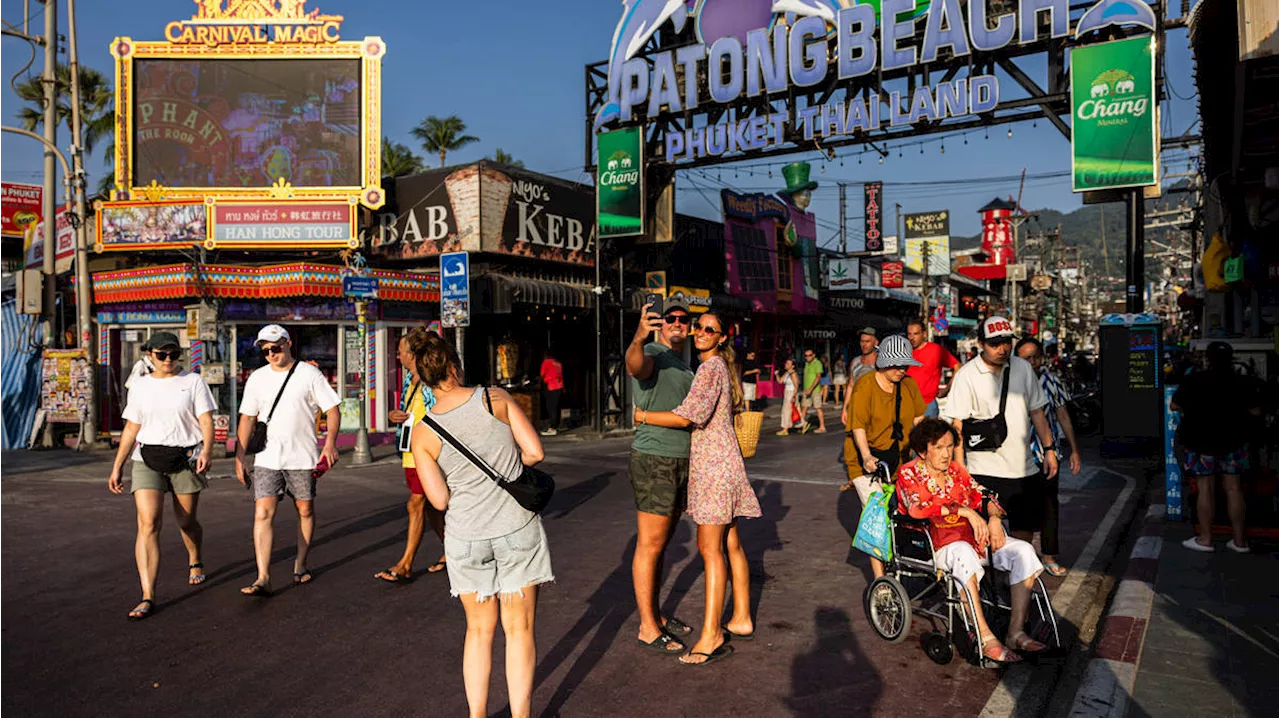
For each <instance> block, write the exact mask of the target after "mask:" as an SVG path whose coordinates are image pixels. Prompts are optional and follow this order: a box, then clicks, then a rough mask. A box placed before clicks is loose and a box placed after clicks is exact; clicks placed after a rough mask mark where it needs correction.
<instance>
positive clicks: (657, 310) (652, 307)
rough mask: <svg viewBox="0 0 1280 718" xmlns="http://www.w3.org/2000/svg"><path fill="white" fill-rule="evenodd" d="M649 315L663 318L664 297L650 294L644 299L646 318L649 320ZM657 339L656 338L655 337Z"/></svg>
mask: <svg viewBox="0 0 1280 718" xmlns="http://www.w3.org/2000/svg"><path fill="white" fill-rule="evenodd" d="M649 315H654V316H657V317H661V316H662V295H661V294H656V293H653V292H650V293H649V294H646V295H645V297H644V316H645V319H646V320H647V319H649ZM654 338H655V339H656V338H657V337H656V336H655V337H654Z"/></svg>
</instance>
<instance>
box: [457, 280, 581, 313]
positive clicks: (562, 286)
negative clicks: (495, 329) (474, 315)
mask: <svg viewBox="0 0 1280 718" xmlns="http://www.w3.org/2000/svg"><path fill="white" fill-rule="evenodd" d="M474 281H475V282H477V283H481V284H483V285H484V286H483V288H482V289H481V293H482V294H487V295H488V298H489V302H488V309H489V310H490V311H492V312H493V313H494V314H510V313H511V308H512V306H514V305H516V304H544V305H547V306H552V307H566V308H568V309H590V308H591V307H594V306H595V304H594V301H595V295H594V294H593V293H592V292H591V287H588V286H585V285H581V284H570V283H568V282H559V281H555V280H549V279H532V278H529V277H513V276H509V275H506V274H484V275H481V276H479V277H476V278H475V280H474Z"/></svg>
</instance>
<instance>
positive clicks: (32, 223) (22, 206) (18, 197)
mask: <svg viewBox="0 0 1280 718" xmlns="http://www.w3.org/2000/svg"><path fill="white" fill-rule="evenodd" d="M43 202H44V188H43V187H41V186H40V185H38V184H20V183H18V182H0V234H2V235H4V236H5V237H25V236H26V233H27V231H28V230H32V229H35V227H36V225H37V224H39V223H40V220H41V219H42V218H43V217H44V205H43Z"/></svg>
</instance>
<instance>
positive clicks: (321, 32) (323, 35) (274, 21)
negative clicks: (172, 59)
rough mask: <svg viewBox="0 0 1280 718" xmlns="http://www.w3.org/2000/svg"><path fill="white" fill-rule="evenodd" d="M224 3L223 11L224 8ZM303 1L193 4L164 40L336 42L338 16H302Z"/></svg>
mask: <svg viewBox="0 0 1280 718" xmlns="http://www.w3.org/2000/svg"><path fill="white" fill-rule="evenodd" d="M224 3H225V5H226V6H225V7H224ZM305 4H306V0H280V2H279V4H278V5H277V4H275V3H271V2H263V1H262V0H256V1H254V0H197V1H196V8H197V9H196V14H195V16H194V17H192V18H191V19H190V20H186V21H183V20H175V21H174V22H171V23H169V24H168V25H166V26H165V28H164V37H165V39H166V40H168V41H169V42H171V43H173V44H175V45H206V46H208V47H218V46H219V45H266V44H275V45H323V44H325V43H330V42H337V41H338V39H339V35H338V31H339V29H340V28H341V27H342V16H341V15H321V14H320V11H319V10H312V11H311V12H305V11H304V10H303V9H302V6H303V5H305Z"/></svg>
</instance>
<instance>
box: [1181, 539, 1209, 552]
mask: <svg viewBox="0 0 1280 718" xmlns="http://www.w3.org/2000/svg"><path fill="white" fill-rule="evenodd" d="M1197 538H1198V537H1197V536H1192V537H1191V538H1189V539H1187V540H1186V541H1183V542H1182V545H1183V546H1186V547H1187V548H1189V549H1191V550H1192V551H1199V552H1200V553H1213V545H1212V544H1210V545H1208V546H1205V545H1204V544H1202V543H1200V542H1199V541H1197V540H1196V539H1197Z"/></svg>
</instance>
